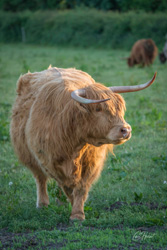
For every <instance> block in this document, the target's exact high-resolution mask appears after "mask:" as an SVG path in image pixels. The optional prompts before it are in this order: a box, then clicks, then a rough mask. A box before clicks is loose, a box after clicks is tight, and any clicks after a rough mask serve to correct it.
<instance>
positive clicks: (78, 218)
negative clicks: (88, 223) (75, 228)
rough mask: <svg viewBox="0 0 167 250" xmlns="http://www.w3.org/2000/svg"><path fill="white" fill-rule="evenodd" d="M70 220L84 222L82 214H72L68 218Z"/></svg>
mask: <svg viewBox="0 0 167 250" xmlns="http://www.w3.org/2000/svg"><path fill="white" fill-rule="evenodd" d="M70 220H72V221H73V220H80V221H83V220H85V215H84V214H83V213H77V214H72V215H71V216H70Z"/></svg>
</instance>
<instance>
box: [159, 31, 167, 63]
mask: <svg viewBox="0 0 167 250" xmlns="http://www.w3.org/2000/svg"><path fill="white" fill-rule="evenodd" d="M159 59H160V61H161V63H165V62H166V60H167V35H166V43H165V46H164V48H163V51H162V52H161V53H160V54H159Z"/></svg>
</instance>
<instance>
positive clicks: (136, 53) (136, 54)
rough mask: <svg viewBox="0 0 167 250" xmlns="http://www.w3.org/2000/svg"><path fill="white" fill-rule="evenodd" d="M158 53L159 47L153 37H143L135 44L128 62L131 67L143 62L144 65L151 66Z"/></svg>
mask: <svg viewBox="0 0 167 250" xmlns="http://www.w3.org/2000/svg"><path fill="white" fill-rule="evenodd" d="M157 54H158V49H157V46H156V44H155V42H154V41H153V40H152V39H141V40H138V41H137V42H136V43H135V44H134V45H133V47H132V50H131V54H130V57H129V58H128V60H127V62H128V65H129V67H133V66H134V65H136V64H141V65H142V66H143V67H144V66H149V65H150V64H152V63H153V61H154V60H155V58H156V56H157Z"/></svg>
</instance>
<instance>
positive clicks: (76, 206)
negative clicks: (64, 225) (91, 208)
mask: <svg viewBox="0 0 167 250" xmlns="http://www.w3.org/2000/svg"><path fill="white" fill-rule="evenodd" d="M88 191H89V188H88V187H87V186H82V185H81V184H80V185H77V186H76V187H75V188H74V190H73V204H72V212H71V216H70V219H71V220H74V219H78V220H84V219H85V214H84V203H85V201H86V199H87V196H88Z"/></svg>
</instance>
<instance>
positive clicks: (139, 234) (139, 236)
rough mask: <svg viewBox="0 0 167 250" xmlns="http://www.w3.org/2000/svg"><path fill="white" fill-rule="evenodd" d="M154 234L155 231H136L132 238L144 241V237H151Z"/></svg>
mask: <svg viewBox="0 0 167 250" xmlns="http://www.w3.org/2000/svg"><path fill="white" fill-rule="evenodd" d="M154 236H155V233H152V234H151V233H149V232H141V231H137V232H136V233H135V234H134V235H133V238H132V240H134V241H144V240H146V239H151V238H153V237H154Z"/></svg>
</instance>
